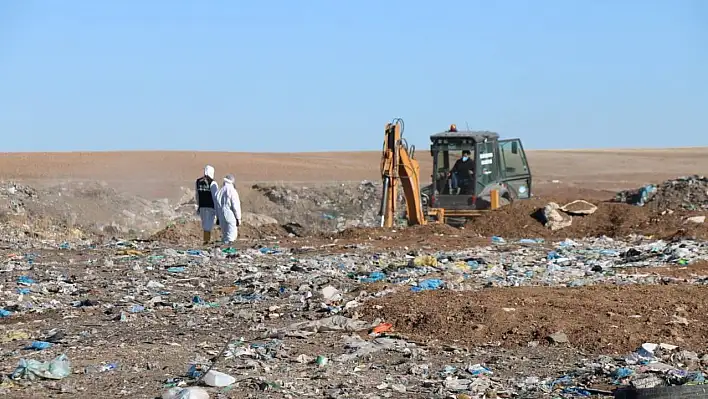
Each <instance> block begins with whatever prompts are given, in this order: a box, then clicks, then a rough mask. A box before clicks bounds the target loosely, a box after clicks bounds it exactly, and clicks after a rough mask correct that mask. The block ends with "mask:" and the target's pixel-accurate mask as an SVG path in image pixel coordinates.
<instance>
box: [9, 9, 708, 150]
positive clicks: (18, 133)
mask: <svg viewBox="0 0 708 399" xmlns="http://www.w3.org/2000/svg"><path fill="white" fill-rule="evenodd" d="M393 117H402V118H403V119H404V120H405V121H406V135H407V137H408V140H409V142H410V143H414V144H416V145H417V146H418V148H425V147H427V146H428V136H429V135H430V134H431V133H434V132H437V131H441V130H444V129H445V128H446V127H447V126H448V125H449V124H450V123H457V125H458V126H460V127H464V126H465V123H468V124H469V126H470V128H472V129H486V130H494V131H498V132H500V133H501V134H502V135H503V136H515V137H521V138H522V139H523V140H524V142H525V145H526V146H527V147H529V148H581V147H636V146H640V147H661V146H697V145H704V146H705V145H708V2H706V1H705V0H675V1H670V0H666V1H652V0H644V1H642V0H614V1H612V0H585V1H581V0H535V1H533V0H506V1H503V0H497V1H493V0H485V1H477V0H459V1H442V0H441V1H439V2H432V1H422V0H408V1H398V0H358V1H335V0H328V1H325V0H302V1H295V0H291V1H286V0H280V1H274V0H271V1H268V0H261V1H253V2H246V1H238V0H231V1H227V0H224V1H217V0H213V1H197V0H194V1H181V0H149V1H148V0H142V1H138V0H121V1H118V0H114V1H97V0H90V1H89V0H85V1H79V0H64V1H61V0H44V1H39V0H35V1H31V0H15V1H11V0H7V1H1V2H0V132H1V136H0V137H2V141H1V142H0V151H51V150H57V151H71V150H122V149H166V150H172V149H184V150H223V151H319V150H359V149H374V150H377V149H379V148H380V147H381V141H382V129H383V125H384V124H385V123H386V122H387V121H389V120H390V119H391V118H393Z"/></svg>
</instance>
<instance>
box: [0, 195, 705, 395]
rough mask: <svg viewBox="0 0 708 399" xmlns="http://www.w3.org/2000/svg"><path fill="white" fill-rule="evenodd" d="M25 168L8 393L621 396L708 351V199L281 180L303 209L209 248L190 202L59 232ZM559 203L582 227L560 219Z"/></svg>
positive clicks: (7, 235) (660, 380)
mask: <svg viewBox="0 0 708 399" xmlns="http://www.w3.org/2000/svg"><path fill="white" fill-rule="evenodd" d="M13 187H20V188H21V191H22V193H20V194H18V191H17V190H18V189H17V188H14V189H12V190H8V189H6V191H5V194H3V195H5V196H4V197H2V198H6V199H8V201H7V203H8V204H9V205H8V206H9V208H8V209H14V210H13V211H12V213H8V216H7V218H6V219H5V221H4V226H6V229H5V230H4V233H3V235H2V237H0V238H2V246H1V249H0V257H1V258H0V259H1V260H0V293H1V296H0V348H1V351H0V355H1V357H0V369H1V371H2V374H3V375H4V377H3V379H2V382H0V393H2V395H3V396H4V397H9V398H49V397H131V398H155V397H178V395H179V393H180V391H181V390H182V388H185V387H188V386H195V385H198V387H196V386H195V387H193V388H190V389H191V390H192V392H191V396H190V397H204V395H209V397H211V398H218V397H223V398H249V397H250V398H260V397H290V398H302V397H326V398H344V397H363V398H374V397H391V398H399V397H406V398H431V397H433V398H435V397H439V398H448V397H450V398H465V397H549V398H551V397H587V396H595V397H603V396H611V392H612V390H613V389H615V388H617V387H622V386H634V387H637V388H646V387H656V386H667V385H672V386H676V385H684V386H688V385H691V384H700V383H702V382H703V381H704V374H703V372H705V371H706V368H707V367H708V349H707V348H706V344H705V343H706V341H707V340H708V335H707V334H708V333H707V332H706V330H705V328H704V326H705V325H706V323H707V322H708V319H707V318H706V317H707V316H706V310H705V306H706V305H705V303H706V294H704V291H705V290H704V288H705V287H704V285H706V282H708V243H706V241H705V237H706V231H707V230H706V228H705V225H704V223H701V222H698V221H695V220H694V221H690V218H695V217H697V216H705V214H703V213H702V212H703V211H702V210H701V209H700V207H695V208H691V209H689V208H690V207H689V208H687V207H685V206H676V207H675V209H672V207H665V208H656V207H647V206H638V205H633V204H618V203H603V202H600V201H594V200H592V201H589V203H590V204H589V205H592V206H597V209H593V208H592V207H591V206H589V205H587V204H581V205H583V206H582V209H585V210H587V209H593V211H592V212H591V213H589V214H585V215H583V214H579V213H582V212H581V211H582V209H581V211H579V210H578V209H580V208H578V206H579V205H578V204H579V203H575V204H574V207H573V208H572V209H570V208H571V207H568V208H566V209H565V211H564V210H563V209H562V208H563V205H565V204H566V203H568V202H570V200H568V201H566V199H565V198H539V199H534V200H531V201H527V202H519V203H515V204H513V205H512V206H510V207H509V208H506V209H502V210H499V211H497V212H495V213H491V214H488V215H484V216H482V217H480V218H478V219H476V220H474V221H472V222H470V223H468V224H467V225H465V227H464V228H462V229H458V228H454V227H451V226H446V225H429V226H421V227H413V228H397V229H394V230H380V229H376V228H374V227H373V225H375V220H373V218H372V217H371V215H368V216H364V217H362V219H358V220H352V221H348V220H349V218H352V219H353V218H355V215H356V212H354V211H355V210H356V209H359V208H361V207H363V206H364V205H363V204H365V203H366V201H368V200H364V199H361V198H364V196H366V195H369V194H368V191H367V190H369V188H368V187H369V186H368V183H363V184H360V185H351V186H348V187H349V188H346V190H357V191H356V192H359V191H358V190H361V192H362V194H361V195H362V197H360V198H358V199H351V198H348V199H346V201H347V202H343V203H338V202H337V201H335V199H329V200H327V201H329V202H326V203H322V204H320V205H317V206H314V205H313V206H310V205H308V206H307V207H306V208H298V207H300V206H301V205H302V204H306V203H307V202H304V200H302V199H301V197H302V196H303V195H306V194H303V192H307V191H304V190H301V191H297V190H291V191H289V192H288V191H285V194H282V195H281V194H277V193H274V192H273V191H269V192H267V194H263V195H267V196H270V197H273V199H274V200H276V201H282V203H279V204H278V206H280V207H282V209H280V211H281V212H292V214H295V213H297V212H301V213H305V214H306V215H305V216H301V218H300V219H293V220H290V221H289V220H287V219H284V218H285V217H286V215H287V213H281V214H279V215H275V214H272V215H271V214H268V213H267V212H266V210H265V208H261V209H256V210H254V212H253V214H254V215H256V216H252V218H253V219H252V222H251V223H250V224H249V225H248V226H246V227H245V228H244V235H243V239H242V240H240V241H239V242H238V245H236V247H235V248H219V247H208V248H204V247H201V246H200V245H199V240H200V239H201V234H200V233H199V227H198V225H196V224H195V222H194V220H193V217H194V216H193V215H191V217H192V219H190V210H189V206H188V204H187V205H184V204H173V205H169V203H168V205H164V209H165V210H164V212H165V213H166V214H167V215H166V217H164V218H163V219H162V225H160V226H159V227H156V228H154V229H152V230H150V231H149V232H147V231H146V233H145V234H144V235H143V236H141V237H130V236H131V234H135V235H137V234H136V233H137V231H134V232H133V233H130V232H129V222H128V221H126V219H120V220H121V222H120V223H118V222H115V223H114V224H113V225H114V226H116V228H115V231H113V232H112V234H108V233H107V232H106V229H105V228H104V227H105V225H104V226H101V229H97V230H96V231H91V230H90V229H89V228H88V227H89V226H84V225H82V224H81V223H78V222H77V223H74V224H73V225H71V226H68V225H65V226H60V227H55V230H54V231H53V232H52V233H51V234H49V233H47V232H46V231H44V230H40V229H39V226H38V225H36V224H32V220H29V219H25V220H24V223H20V221H21V220H20V218H21V217H23V212H30V213H31V212H33V209H35V208H32V205H29V204H37V203H38V202H37V201H40V200H38V199H37V197H38V195H36V194H28V193H32V190H33V189H32V188H30V187H27V186H17V185H15V186H13ZM350 192H355V191H350ZM18 195H22V197H17V196H18ZM43 195H49V194H43ZM296 195H297V198H295V197H294V196H296ZM307 195H309V194H307ZM95 196H96V195H95ZM288 196H292V197H293V198H294V199H293V200H292V201H290V200H288V198H289V197H288ZM99 197H100V196H99ZM52 198H54V197H52ZM333 198H335V197H333ZM690 198H693V197H690ZM576 199H582V198H576ZM550 202H555V203H557V204H558V205H559V207H557V208H554V209H557V210H558V211H559V212H569V213H573V215H572V222H571V224H570V225H568V226H564V227H562V228H559V229H556V230H552V229H550V228H549V227H548V226H546V225H545V224H544V221H543V220H542V218H539V215H541V214H542V210H543V208H544V207H545V206H546V205H547V204H548V203H550ZM145 204H146V205H145V206H146V209H148V210H149V208H150V206H152V205H148V203H145ZM376 204H377V203H376V202H375V201H374V204H372V205H371V206H372V207H373V208H372V209H375V206H376ZM161 206H162V205H161ZM180 207H181V208H180ZM27 209H29V211H27ZM37 209H41V208H37ZM167 209H170V211H169V212H167ZM23 210H25V211H23ZM334 210H337V212H339V213H338V214H336V215H334V214H333V215H331V216H332V217H333V219H332V218H330V217H327V216H323V215H329V213H327V212H333V211H334ZM324 211H327V212H324ZM191 212H192V213H193V211H191ZM367 212H368V211H367ZM148 213H149V212H148ZM168 213H169V214H168ZM145 214H147V213H145ZM284 215H285V216H284ZM316 215H319V217H320V219H322V220H324V222H323V226H325V227H322V228H320V229H319V230H317V229H315V225H316V222H315V216H316ZM124 216H125V215H124ZM269 218H272V219H269ZM116 220H117V219H116ZM273 220H275V221H276V222H275V223H274V222H273ZM318 220H319V219H318ZM354 226H357V227H354ZM98 230H101V231H98ZM122 235H125V236H127V237H121V236H122ZM126 238H127V239H126ZM147 238H149V240H146V239H147ZM210 367H211V370H210V371H209V373H206V371H207V370H209V369H210ZM204 373H206V374H204ZM197 382H198V384H197ZM183 393H184V392H183ZM163 395H164V396H163Z"/></svg>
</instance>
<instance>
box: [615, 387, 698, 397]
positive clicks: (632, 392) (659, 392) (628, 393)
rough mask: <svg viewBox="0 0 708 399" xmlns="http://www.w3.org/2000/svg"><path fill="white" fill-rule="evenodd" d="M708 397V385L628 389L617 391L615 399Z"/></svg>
mask: <svg viewBox="0 0 708 399" xmlns="http://www.w3.org/2000/svg"><path fill="white" fill-rule="evenodd" d="M706 397H708V385H679V386H672V387H659V388H646V389H634V388H627V389H619V390H617V391H615V398H617V399H680V398H706Z"/></svg>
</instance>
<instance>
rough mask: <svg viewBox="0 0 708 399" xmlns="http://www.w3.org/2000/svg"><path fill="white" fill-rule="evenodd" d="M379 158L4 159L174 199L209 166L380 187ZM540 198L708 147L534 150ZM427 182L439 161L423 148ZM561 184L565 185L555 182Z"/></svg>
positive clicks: (707, 165) (599, 184)
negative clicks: (376, 182)
mask: <svg viewBox="0 0 708 399" xmlns="http://www.w3.org/2000/svg"><path fill="white" fill-rule="evenodd" d="M380 157H381V154H380V153H379V152H373V151H372V152H333V153H309V154H306V153H298V154H249V153H210V152H127V153H111V152H106V153H95V152H94V153H31V154H23V153H9V154H8V153H5V154H1V155H0V176H2V179H4V180H21V181H36V182H47V181H50V182H53V181H56V180H79V181H80V180H89V181H95V180H99V181H105V182H107V183H108V184H109V185H111V186H113V187H116V188H118V189H119V190H121V191H131V192H135V193H139V194H141V195H147V196H164V197H169V196H175V195H178V194H179V187H180V186H185V185H186V186H189V187H191V184H192V182H193V181H194V180H195V179H196V178H197V177H199V175H200V173H201V171H202V170H203V168H204V165H206V164H207V163H209V164H211V165H214V167H215V168H216V173H217V175H218V176H223V175H225V174H226V173H234V174H235V176H236V178H237V180H238V181H239V182H240V183H253V182H264V181H265V182H278V181H285V182H337V181H360V180H378V179H379V178H380V174H379V161H380ZM528 157H529V162H530V164H531V170H532V173H533V176H534V179H535V180H534V181H535V183H536V190H535V191H536V193H537V194H540V195H544V194H546V193H547V192H549V190H550V192H555V191H556V189H557V188H559V189H566V188H573V189H586V190H612V191H616V190H619V189H624V188H631V187H636V186H639V185H642V184H646V183H648V182H658V181H662V180H666V179H669V178H673V177H676V176H680V175H687V174H703V173H708V148H685V149H667V150H654V149H652V150H563V151H529V152H528ZM417 158H418V160H419V162H420V164H421V169H422V172H423V173H422V175H423V176H429V175H430V170H431V167H432V162H431V160H430V157H429V156H428V154H427V153H426V152H425V151H424V150H423V149H420V150H419V151H418V156H417ZM554 180H559V181H560V182H561V183H562V185H557V184H553V183H551V182H552V181H554Z"/></svg>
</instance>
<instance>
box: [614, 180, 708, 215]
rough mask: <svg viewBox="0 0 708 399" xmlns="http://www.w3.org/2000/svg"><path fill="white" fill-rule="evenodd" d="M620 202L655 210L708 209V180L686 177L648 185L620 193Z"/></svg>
mask: <svg viewBox="0 0 708 399" xmlns="http://www.w3.org/2000/svg"><path fill="white" fill-rule="evenodd" d="M615 200H616V201H618V202H626V203H630V204H639V205H644V204H645V203H646V205H647V207H649V208H651V209H654V210H665V209H673V210H677V209H685V210H705V209H708V178H706V177H705V176H698V175H693V176H685V177H679V178H677V179H672V180H667V181H665V182H663V183H661V184H660V185H659V186H657V187H655V186H653V185H648V186H644V187H641V188H639V189H636V190H627V191H620V192H619V193H617V196H616V198H615Z"/></svg>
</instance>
